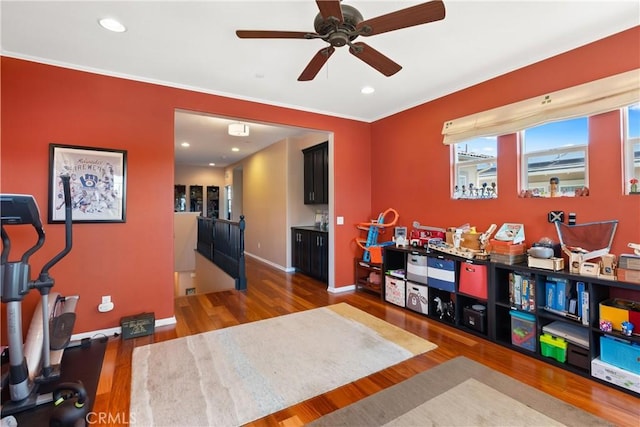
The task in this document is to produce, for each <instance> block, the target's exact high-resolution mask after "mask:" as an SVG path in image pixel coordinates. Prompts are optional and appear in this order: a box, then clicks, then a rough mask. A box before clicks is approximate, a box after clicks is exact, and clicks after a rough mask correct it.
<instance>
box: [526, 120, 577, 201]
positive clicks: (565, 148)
mask: <svg viewBox="0 0 640 427" xmlns="http://www.w3.org/2000/svg"><path fill="white" fill-rule="evenodd" d="M520 137H521V138H520V140H521V141H522V178H521V184H522V192H523V194H522V195H523V196H525V197H560V196H574V195H586V192H585V188H587V187H588V185H589V182H588V181H589V180H588V176H589V174H588V170H587V166H588V162H587V145H588V141H589V123H588V118H587V117H579V118H576V119H569V120H561V121H557V122H552V123H546V124H543V125H540V126H535V127H532V128H528V129H525V130H524V131H522V132H521V135H520Z"/></svg>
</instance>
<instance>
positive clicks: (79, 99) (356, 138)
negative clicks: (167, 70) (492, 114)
mask: <svg viewBox="0 0 640 427" xmlns="http://www.w3.org/2000/svg"><path fill="white" fill-rule="evenodd" d="M639 40H640V28H638V27H636V28H634V29H632V30H629V31H626V32H624V33H621V34H619V35H616V36H613V37H610V38H607V39H604V40H601V41H599V42H596V43H594V44H592V45H588V46H585V47H582V48H580V49H576V50H574V51H571V52H568V53H566V54H563V55H560V56H557V57H555V58H552V59H549V60H546V61H543V62H541V63H538V64H535V65H532V66H529V67H526V68H523V69H521V70H517V71H514V72H512V73H509V74H506V75H504V76H501V77H499V78H496V79H493V80H490V81H487V82H485V83H482V84H479V85H476V86H473V87H471V88H468V89H465V90H463V91H460V92H457V93H454V94H451V95H448V96H446V97H443V98H440V99H438V100H435V101H433V102H429V103H426V104H424V105H421V106H418V107H415V108H412V109H410V110H407V111H405V112H402V113H399V114H396V115H394V116H391V117H388V118H385V119H382V120H379V121H377V122H375V123H373V124H367V123H362V122H357V121H353V120H346V119H339V118H335V117H330V116H324V115H320V114H314V113H307V112H302V111H297V110H292V109H286V108H280V107H273V106H269V105H264V104H258V103H252V102H247V101H241V100H235V99H230V98H224V97H219V96H214V95H207V94H202V93H196V92H191V91H185V90H179V89H173V88H168V87H164V86H157V85H151V84H146V83H140V82H134V81H129V80H124V79H118V78H112V77H105V76H100V75H95V74H90V73H85V72H80V71H74V70H68V69H64V68H59V67H53V66H47V65H42V64H37V63H32V62H28V61H23V60H17V59H11V58H6V57H2V59H1V67H2V69H1V71H2V73H1V79H2V80H1V82H2V94H1V102H2V112H1V116H0V118H1V120H2V129H1V137H2V145H1V159H0V167H1V172H0V178H1V182H0V191H2V192H4V193H27V194H33V195H34V196H35V197H36V199H37V200H38V201H39V203H40V206H41V209H42V215H43V216H44V217H46V208H45V206H46V200H47V179H48V177H47V171H48V145H49V143H51V142H56V143H64V144H72V145H85V146H95V147H105V148H118V149H125V150H127V151H128V179H127V222H126V223H124V224H78V225H77V226H75V228H74V249H73V251H72V252H71V253H70V254H69V255H68V257H67V258H65V259H64V260H62V261H61V262H60V264H58V265H57V266H56V267H54V269H53V270H52V271H51V273H52V275H53V276H54V277H55V278H56V289H57V290H59V291H60V292H62V293H64V294H74V293H77V294H80V296H81V302H80V305H79V307H78V315H79V317H78V324H77V327H76V330H75V331H76V332H85V331H92V330H96V329H102V328H109V327H114V326H117V325H118V324H119V320H120V318H121V317H122V316H126V315H131V314H136V313H140V312H142V311H154V312H155V314H156V318H158V319H161V318H167V317H171V316H172V315H173V273H172V266H173V205H172V197H173V195H172V191H173V166H174V165H173V162H174V160H173V114H174V110H175V109H176V108H181V109H186V110H193V111H202V112H206V113H211V114H218V115H224V116H230V117H238V118H241V119H247V120H256V121H263V122H271V123H280V124H285V125H291V126H300V127H306V128H310V129H318V130H325V131H329V132H333V134H334V158H333V164H334V182H335V185H334V189H335V194H334V202H335V205H334V207H335V214H336V215H341V216H344V218H345V225H344V226H338V227H334V234H333V236H334V239H335V240H334V242H335V259H334V262H335V271H336V276H335V283H336V286H344V285H348V284H352V283H353V262H352V260H353V256H354V254H355V253H356V252H358V253H359V251H356V248H355V246H354V244H353V238H354V237H355V236H356V235H358V233H357V230H356V229H355V227H353V225H354V224H356V223H358V222H361V221H363V220H366V219H369V218H370V217H371V216H372V214H375V213H378V212H381V211H383V210H385V209H387V208H388V207H393V208H395V209H397V210H398V212H399V213H400V222H401V224H402V225H407V226H409V227H410V226H411V223H412V222H413V221H414V220H417V221H419V222H421V223H422V224H428V225H434V226H441V227H446V226H453V225H460V224H463V223H466V222H471V223H472V224H474V225H476V226H478V228H479V229H483V228H486V227H487V226H488V225H489V224H491V223H497V224H498V225H500V224H501V223H503V222H523V223H524V224H525V225H526V233H527V239H528V240H529V241H535V240H537V239H538V238H539V237H542V236H551V237H556V236H555V229H554V228H553V227H552V226H551V225H549V224H548V223H547V222H546V215H547V212H548V211H550V210H564V211H565V212H576V213H577V215H578V221H579V222H587V221H597V220H605V219H618V220H620V226H619V228H618V233H617V235H616V239H615V242H614V252H616V253H621V252H624V251H625V246H626V243H627V242H640V227H639V221H640V198H639V197H637V196H636V197H634V196H623V195H622V190H621V187H622V186H621V181H620V180H621V178H620V177H621V174H622V172H621V158H620V142H619V140H620V135H619V129H618V128H617V125H616V124H615V123H617V121H616V120H615V116H616V114H617V113H609V114H605V115H602V116H601V117H597V118H595V119H594V120H593V121H592V123H591V126H592V140H591V141H590V153H589V155H590V173H591V177H590V182H591V190H592V192H591V196H590V197H586V198H577V199H573V198H567V199H553V200H549V199H545V200H539V199H535V200H533V199H519V198H518V197H517V193H518V188H517V184H516V183H517V174H516V151H517V150H516V146H515V144H514V143H513V138H512V137H508V136H507V137H503V138H501V139H500V142H499V162H498V188H499V193H500V198H499V199H497V200H487V201H452V200H451V199H450V197H449V164H450V163H449V162H450V154H449V149H448V148H447V147H445V146H443V145H442V135H441V134H440V132H441V128H442V123H443V122H444V121H445V120H448V119H451V118H455V117H460V116H464V115H467V114H471V113H475V112H478V111H482V110H486V109H489V108H493V107H497V106H500V105H503V104H506V103H510V102H515V101H518V100H521V99H525V98H528V97H531V96H535V95H539V94H540V93H543V92H547V91H553V90H557V89H561V88H564V87H568V86H571V85H575V84H579V83H583V82H586V81H589V80H593V79H597V78H601V77H604V76H608V75H612V74H616V73H619V72H622V71H626V70H630V69H633V68H638V67H640V42H639ZM247 221H248V223H249V226H250V218H247ZM45 230H46V232H47V238H48V240H47V244H46V246H45V248H44V249H43V250H41V251H39V252H38V253H37V254H36V255H34V257H33V258H32V265H34V266H37V268H38V269H39V268H40V266H41V265H42V263H43V262H44V261H46V260H47V259H49V258H50V257H51V256H52V255H53V254H54V253H55V252H57V250H58V249H59V248H60V247H62V245H63V240H64V238H63V227H62V226H61V225H57V224H56V225H45ZM18 231H19V235H18V236H17V239H14V243H15V250H16V253H20V249H21V248H22V249H24V247H25V245H26V244H27V243H28V242H30V240H28V239H30V236H31V235H30V234H27V233H26V231H25V230H18ZM32 294H33V293H32ZM107 294H108V295H111V296H112V297H113V300H114V301H115V305H116V308H115V310H113V311H112V312H109V313H105V314H100V313H98V312H97V308H96V307H97V304H98V303H99V302H100V296H102V295H107ZM35 299H36V298H35V295H30V296H29V297H28V298H27V301H26V303H25V306H26V308H25V316H24V317H25V318H26V317H27V316H28V315H30V314H31V312H32V311H33V307H34V305H35ZM3 334H4V331H3ZM3 341H4V340H3Z"/></svg>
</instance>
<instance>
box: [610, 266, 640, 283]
mask: <svg viewBox="0 0 640 427" xmlns="http://www.w3.org/2000/svg"><path fill="white" fill-rule="evenodd" d="M616 273H617V276H618V280H619V281H621V282H629V283H640V270H629V269H626V268H619V267H618V269H617V270H616Z"/></svg>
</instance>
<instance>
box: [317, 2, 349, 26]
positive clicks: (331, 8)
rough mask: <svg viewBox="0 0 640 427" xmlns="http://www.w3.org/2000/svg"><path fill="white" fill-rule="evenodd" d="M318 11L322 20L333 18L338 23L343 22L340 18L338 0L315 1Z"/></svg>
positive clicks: (340, 12)
mask: <svg viewBox="0 0 640 427" xmlns="http://www.w3.org/2000/svg"><path fill="white" fill-rule="evenodd" d="M316 4H317V5H318V9H320V15H322V17H323V18H324V19H329V18H330V17H332V16H333V17H334V18H336V19H337V20H338V22H342V21H344V18H343V16H342V8H341V7H340V0H316Z"/></svg>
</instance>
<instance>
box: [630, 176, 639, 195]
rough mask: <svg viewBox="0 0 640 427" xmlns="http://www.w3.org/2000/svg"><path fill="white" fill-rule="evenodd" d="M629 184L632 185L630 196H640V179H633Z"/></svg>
mask: <svg viewBox="0 0 640 427" xmlns="http://www.w3.org/2000/svg"><path fill="white" fill-rule="evenodd" d="M629 184H631V187H630V190H629V194H640V192H639V191H638V178H631V179H630V180H629Z"/></svg>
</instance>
